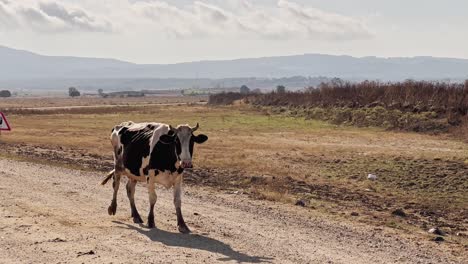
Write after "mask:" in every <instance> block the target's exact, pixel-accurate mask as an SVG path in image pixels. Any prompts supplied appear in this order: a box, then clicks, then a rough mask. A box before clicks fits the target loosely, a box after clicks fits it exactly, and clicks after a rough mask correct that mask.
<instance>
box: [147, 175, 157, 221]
mask: <svg viewBox="0 0 468 264" xmlns="http://www.w3.org/2000/svg"><path fill="white" fill-rule="evenodd" d="M154 181H155V176H149V177H148V184H147V186H148V196H149V202H150V210H149V214H148V227H149V228H155V225H154V205H155V204H156V199H157V198H158V197H157V196H156V190H155V188H154Z"/></svg>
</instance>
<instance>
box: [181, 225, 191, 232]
mask: <svg viewBox="0 0 468 264" xmlns="http://www.w3.org/2000/svg"><path fill="white" fill-rule="evenodd" d="M179 232H180V233H182V234H188V233H190V232H191V231H190V229H189V228H188V227H187V226H179Z"/></svg>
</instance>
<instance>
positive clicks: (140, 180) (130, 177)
mask: <svg viewBox="0 0 468 264" xmlns="http://www.w3.org/2000/svg"><path fill="white" fill-rule="evenodd" d="M124 173H125V176H127V177H128V178H129V179H131V180H135V181H139V182H145V181H146V177H144V176H137V175H135V174H133V173H131V172H130V170H129V169H127V168H125V171H124Z"/></svg>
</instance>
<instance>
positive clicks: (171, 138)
mask: <svg viewBox="0 0 468 264" xmlns="http://www.w3.org/2000/svg"><path fill="white" fill-rule="evenodd" d="M159 141H161V143H163V144H171V143H174V141H175V136H169V135H162V136H160V137H159Z"/></svg>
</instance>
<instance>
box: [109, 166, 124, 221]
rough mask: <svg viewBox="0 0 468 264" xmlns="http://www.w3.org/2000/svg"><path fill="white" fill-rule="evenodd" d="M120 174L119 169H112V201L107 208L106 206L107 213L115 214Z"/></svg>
mask: <svg viewBox="0 0 468 264" xmlns="http://www.w3.org/2000/svg"><path fill="white" fill-rule="evenodd" d="M120 175H121V173H120V172H119V171H117V170H115V171H114V181H113V182H112V187H114V194H113V195H112V202H111V204H110V206H109V208H107V212H108V213H109V215H115V213H116V212H117V193H118V191H119V186H120Z"/></svg>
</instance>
